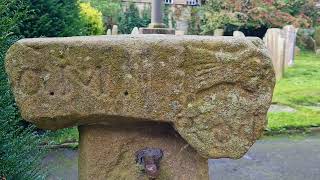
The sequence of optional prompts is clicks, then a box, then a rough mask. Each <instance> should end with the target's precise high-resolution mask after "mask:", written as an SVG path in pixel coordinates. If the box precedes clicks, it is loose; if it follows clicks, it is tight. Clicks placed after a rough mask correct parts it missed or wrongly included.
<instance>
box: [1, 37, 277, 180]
mask: <svg viewBox="0 0 320 180" xmlns="http://www.w3.org/2000/svg"><path fill="white" fill-rule="evenodd" d="M6 71H7V73H8V75H9V79H10V82H11V86H12V88H13V93H14V95H15V99H16V102H17V105H18V107H19V108H20V110H21V114H22V116H23V118H24V119H26V120H27V121H30V122H32V123H34V124H36V125H37V126H38V127H39V128H44V129H51V130H55V129H60V128H66V127H71V126H78V127H79V133H80V144H79V148H80V154H79V177H80V179H129V180H134V179H148V178H155V177H157V179H163V180H167V179H191V180H202V179H208V164H207V159H208V158H222V157H229V158H235V159H236V158H240V157H242V156H243V155H244V154H245V153H246V152H247V151H248V149H249V148H250V147H251V146H252V144H253V143H254V142H255V141H256V139H257V138H259V136H260V135H261V134H262V132H263V130H264V128H265V125H266V113H267V111H268V108H269V106H270V103H271V98H272V91H273V88H274V84H275V78H274V71H273V68H272V63H271V60H270V57H269V56H268V54H267V50H266V48H265V47H264V45H263V42H262V41H261V40H260V39H258V38H240V39H239V38H232V37H206V36H174V35H170V36H165V35H137V36H130V35H129V36H124V35H120V36H99V37H72V38H38V39H24V40H20V41H18V42H17V43H16V44H14V45H13V46H12V47H11V48H10V50H9V52H8V54H7V57H6Z"/></svg>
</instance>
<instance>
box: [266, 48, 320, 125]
mask: <svg viewBox="0 0 320 180" xmlns="http://www.w3.org/2000/svg"><path fill="white" fill-rule="evenodd" d="M273 103H275V104H284V105H288V106H290V107H292V108H294V109H296V110H297V112H295V113H285V112H282V113H269V114H268V130H270V131H283V130H287V129H303V128H308V127H314V126H320V56H316V55H315V54H314V53H310V52H302V54H301V55H299V56H297V57H296V58H295V64H294V66H293V67H290V68H288V69H287V70H286V72H285V75H284V77H283V78H282V79H281V80H280V81H278V82H277V84H276V87H275V90H274V94H273Z"/></svg>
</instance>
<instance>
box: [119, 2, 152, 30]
mask: <svg viewBox="0 0 320 180" xmlns="http://www.w3.org/2000/svg"><path fill="white" fill-rule="evenodd" d="M149 22H150V19H149V16H148V15H147V10H146V11H145V12H144V13H143V17H140V14H139V10H138V8H137V7H136V6H135V4H134V3H130V4H129V7H128V9H127V10H126V11H125V12H124V13H123V14H122V15H121V16H120V18H119V30H120V32H121V33H123V34H130V33H131V31H132V29H133V28H134V27H138V28H139V27H145V26H147V25H148V24H149Z"/></svg>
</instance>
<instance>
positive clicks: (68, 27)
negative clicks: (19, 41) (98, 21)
mask: <svg viewBox="0 0 320 180" xmlns="http://www.w3.org/2000/svg"><path fill="white" fill-rule="evenodd" d="M25 2H26V4H27V6H28V9H29V11H28V16H27V17H26V18H25V19H23V21H22V22H21V23H20V25H19V30H20V31H19V32H18V34H21V35H23V36H24V37H40V36H47V37H65V36H75V35H85V31H84V24H83V22H82V19H81V18H79V17H80V14H79V12H80V8H79V5H78V1H77V0H68V1H61V0H25Z"/></svg>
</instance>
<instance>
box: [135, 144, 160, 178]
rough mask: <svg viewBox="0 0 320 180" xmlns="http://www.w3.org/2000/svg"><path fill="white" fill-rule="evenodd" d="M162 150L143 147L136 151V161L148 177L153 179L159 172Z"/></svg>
mask: <svg viewBox="0 0 320 180" xmlns="http://www.w3.org/2000/svg"><path fill="white" fill-rule="evenodd" d="M162 157H163V151H162V150H161V149H159V148H144V149H140V150H139V151H137V152H136V163H138V164H140V165H141V166H142V167H143V171H144V172H145V173H146V174H147V176H148V177H149V178H150V179H155V178H157V177H158V176H159V174H160V172H159V171H160V161H161V159H162Z"/></svg>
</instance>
